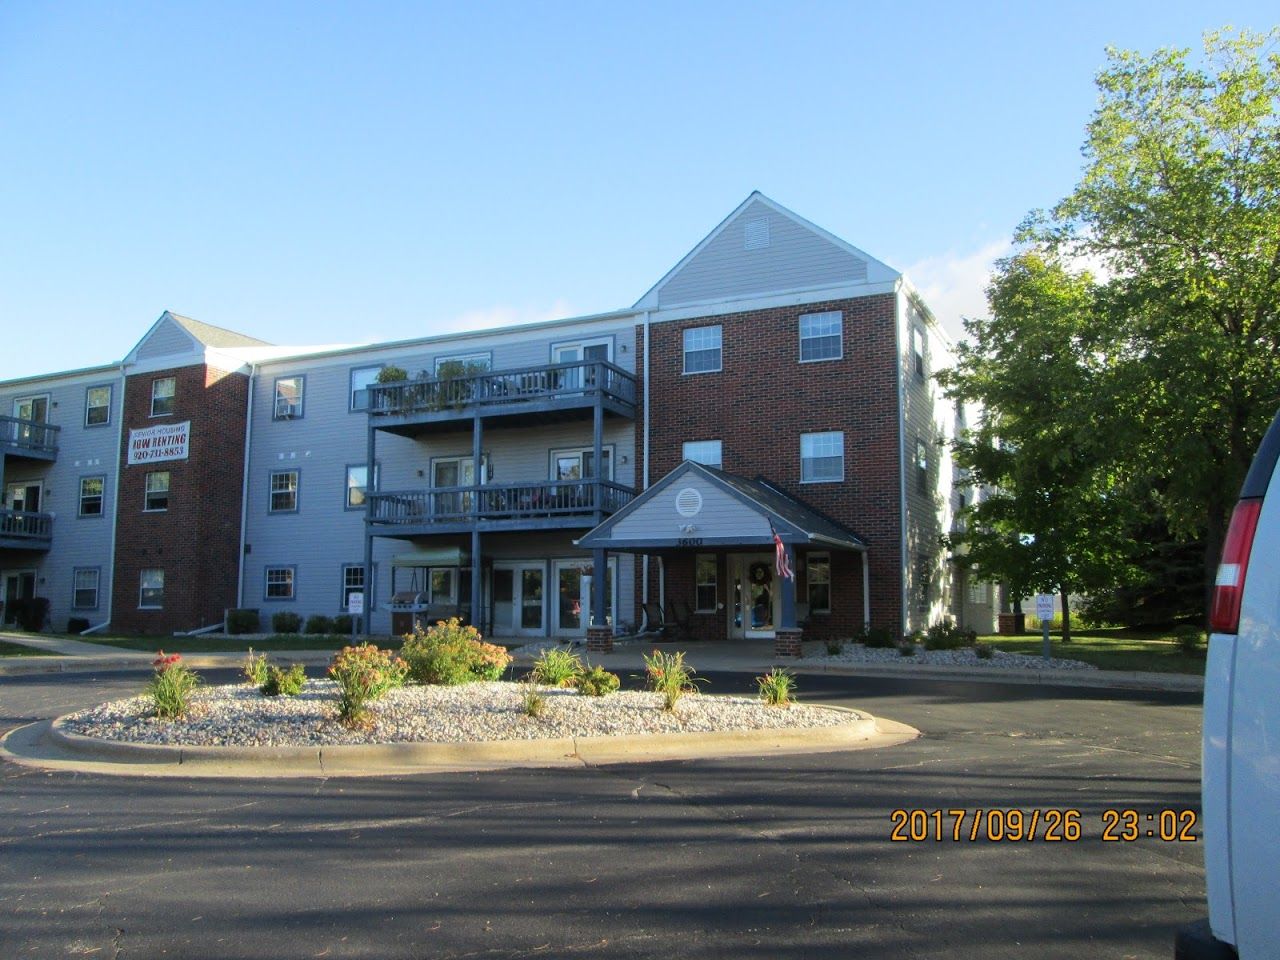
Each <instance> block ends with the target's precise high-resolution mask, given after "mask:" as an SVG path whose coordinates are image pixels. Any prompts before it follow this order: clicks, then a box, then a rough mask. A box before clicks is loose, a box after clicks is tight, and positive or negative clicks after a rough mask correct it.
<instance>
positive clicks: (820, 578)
mask: <svg viewBox="0 0 1280 960" xmlns="http://www.w3.org/2000/svg"><path fill="white" fill-rule="evenodd" d="M805 580H806V589H807V592H808V599H809V612H810V613H830V612H831V555H830V554H827V553H811V554H809V556H808V557H807V558H806V560H805Z"/></svg>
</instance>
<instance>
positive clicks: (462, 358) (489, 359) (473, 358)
mask: <svg viewBox="0 0 1280 960" xmlns="http://www.w3.org/2000/svg"><path fill="white" fill-rule="evenodd" d="M450 360H456V361H458V362H459V363H462V364H469V363H475V362H477V361H480V362H482V363H483V364H484V368H485V369H486V370H492V369H493V354H492V353H491V352H489V351H485V352H483V353H447V354H442V355H441V356H438V357H436V358H435V360H433V361H432V363H431V372H432V375H433V376H437V377H438V376H440V364H442V363H448V362H449V361H450Z"/></svg>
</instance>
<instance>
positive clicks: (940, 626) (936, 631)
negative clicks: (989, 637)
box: [924, 620, 978, 650]
mask: <svg viewBox="0 0 1280 960" xmlns="http://www.w3.org/2000/svg"><path fill="white" fill-rule="evenodd" d="M977 642H978V634H977V632H976V631H974V630H962V629H961V628H960V627H957V626H956V625H955V623H954V622H952V621H951V620H939V621H938V622H937V623H935V624H933V625H932V626H931V627H929V629H928V630H927V631H925V635H924V648H925V649H926V650H959V649H960V648H961V647H971V646H973V645H974V644H975V643H977Z"/></svg>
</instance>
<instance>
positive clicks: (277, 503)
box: [267, 470, 298, 513]
mask: <svg viewBox="0 0 1280 960" xmlns="http://www.w3.org/2000/svg"><path fill="white" fill-rule="evenodd" d="M267 509H268V511H269V512H270V513H295V512H296V511H297V509H298V471H297V470H273V471H272V472H271V499H270V501H269V504H268V507H267Z"/></svg>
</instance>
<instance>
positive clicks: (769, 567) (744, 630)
mask: <svg viewBox="0 0 1280 960" xmlns="http://www.w3.org/2000/svg"><path fill="white" fill-rule="evenodd" d="M773 565H774V555H773V554H771V553H737V554H730V555H729V562H728V572H729V589H730V591H731V593H732V596H733V603H732V605H731V606H730V611H729V636H730V637H733V638H736V639H739V640H741V639H749V638H752V637H772V636H773V635H774V626H775V624H776V623H777V621H778V610H779V607H780V603H781V598H780V596H779V594H778V590H777V585H776V584H775V583H774V566H773Z"/></svg>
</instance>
